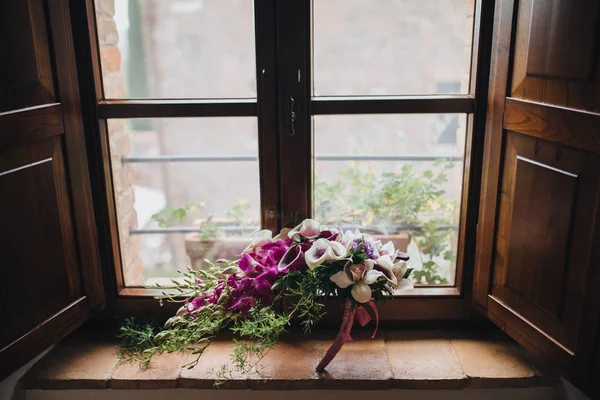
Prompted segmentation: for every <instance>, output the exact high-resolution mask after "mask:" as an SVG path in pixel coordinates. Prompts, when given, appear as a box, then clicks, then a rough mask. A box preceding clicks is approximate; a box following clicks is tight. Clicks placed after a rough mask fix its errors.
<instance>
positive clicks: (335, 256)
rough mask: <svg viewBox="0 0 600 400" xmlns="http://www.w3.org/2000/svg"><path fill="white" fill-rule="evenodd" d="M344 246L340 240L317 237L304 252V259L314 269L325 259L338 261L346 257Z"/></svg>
mask: <svg viewBox="0 0 600 400" xmlns="http://www.w3.org/2000/svg"><path fill="white" fill-rule="evenodd" d="M346 254H347V252H346V247H344V245H343V244H341V243H340V242H335V241H330V240H327V239H324V238H321V239H317V240H315V241H314V243H313V244H312V245H311V246H310V249H308V250H307V251H306V253H305V256H304V260H305V261H306V265H308V268H310V269H311V270H312V269H315V268H317V267H318V266H319V265H321V264H323V263H324V262H325V261H338V260H342V259H344V258H345V257H346Z"/></svg>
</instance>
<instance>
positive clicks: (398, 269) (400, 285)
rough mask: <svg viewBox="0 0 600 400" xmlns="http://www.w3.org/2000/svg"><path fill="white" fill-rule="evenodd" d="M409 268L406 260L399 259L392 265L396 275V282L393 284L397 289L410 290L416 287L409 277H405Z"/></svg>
mask: <svg viewBox="0 0 600 400" xmlns="http://www.w3.org/2000/svg"><path fill="white" fill-rule="evenodd" d="M407 270H408V263H407V262H406V261H404V260H399V261H398V262H397V263H395V264H394V266H393V267H392V272H393V273H394V276H395V277H396V284H394V285H392V286H393V288H394V289H396V290H408V289H414V286H413V284H412V282H411V281H410V280H408V279H404V275H405V274H406V271H407Z"/></svg>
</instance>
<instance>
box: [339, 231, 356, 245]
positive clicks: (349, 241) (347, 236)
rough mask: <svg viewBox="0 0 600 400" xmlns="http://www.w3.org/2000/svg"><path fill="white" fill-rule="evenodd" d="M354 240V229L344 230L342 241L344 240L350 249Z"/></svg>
mask: <svg viewBox="0 0 600 400" xmlns="http://www.w3.org/2000/svg"><path fill="white" fill-rule="evenodd" d="M353 241H354V233H352V231H346V232H344V234H343V235H342V242H344V244H345V245H346V248H347V249H350V246H352V242H353Z"/></svg>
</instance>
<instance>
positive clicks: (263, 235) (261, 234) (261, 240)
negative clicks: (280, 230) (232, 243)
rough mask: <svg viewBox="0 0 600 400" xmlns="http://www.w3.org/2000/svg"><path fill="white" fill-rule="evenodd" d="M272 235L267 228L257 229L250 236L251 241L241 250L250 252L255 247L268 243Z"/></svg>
mask: <svg viewBox="0 0 600 400" xmlns="http://www.w3.org/2000/svg"><path fill="white" fill-rule="evenodd" d="M272 237H273V232H271V231H270V230H268V229H263V230H262V231H258V232H256V233H255V234H254V236H252V242H250V244H249V245H248V247H246V248H245V249H244V251H242V253H250V252H251V251H252V250H254V249H255V248H257V247H260V246H262V245H264V244H266V243H269V242H270V241H271V240H273V239H272Z"/></svg>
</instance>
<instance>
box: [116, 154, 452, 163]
mask: <svg viewBox="0 0 600 400" xmlns="http://www.w3.org/2000/svg"><path fill="white" fill-rule="evenodd" d="M315 160H316V161H407V162H427V161H437V160H447V161H462V160H463V157H462V156H460V155H443V156H434V155H393V154H387V155H385V154H384V155H375V154H373V155H343V154H316V155H315ZM122 161H123V163H163V162H232V161H240V162H256V161H258V157H255V156H235V155H227V156H223V155H221V156H200V155H164V156H129V157H123V158H122Z"/></svg>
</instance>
